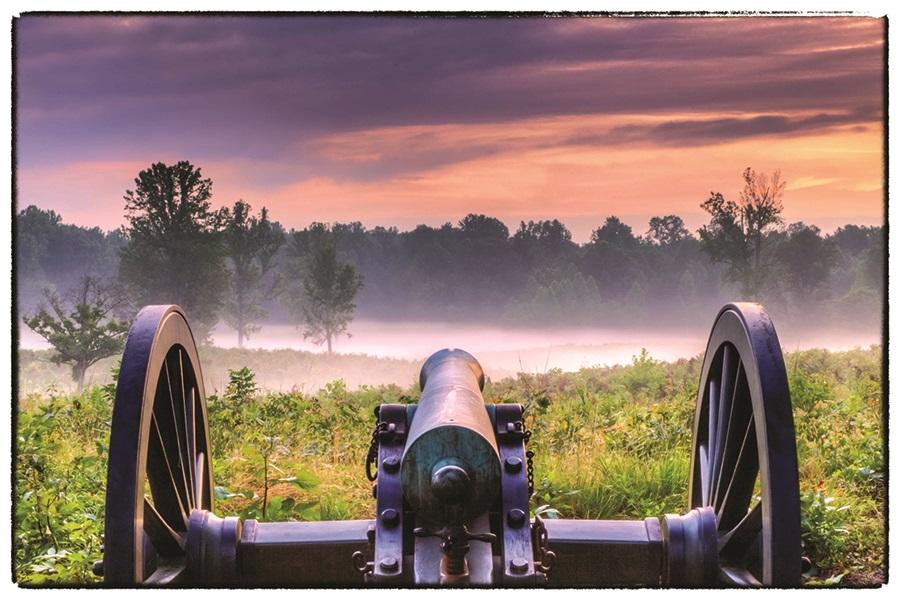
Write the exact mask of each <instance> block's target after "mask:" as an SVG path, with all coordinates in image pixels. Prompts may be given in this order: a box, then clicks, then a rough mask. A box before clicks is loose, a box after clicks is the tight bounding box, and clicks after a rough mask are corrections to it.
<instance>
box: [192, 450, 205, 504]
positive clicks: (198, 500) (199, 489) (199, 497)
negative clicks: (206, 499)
mask: <svg viewBox="0 0 900 600" xmlns="http://www.w3.org/2000/svg"><path fill="white" fill-rule="evenodd" d="M205 470H206V456H205V455H204V454H203V453H202V452H201V453H199V454H198V455H197V468H196V469H195V470H194V473H196V475H197V480H196V481H195V482H194V493H195V494H196V496H194V506H196V507H197V508H200V507H202V506H203V473H204V471H205Z"/></svg>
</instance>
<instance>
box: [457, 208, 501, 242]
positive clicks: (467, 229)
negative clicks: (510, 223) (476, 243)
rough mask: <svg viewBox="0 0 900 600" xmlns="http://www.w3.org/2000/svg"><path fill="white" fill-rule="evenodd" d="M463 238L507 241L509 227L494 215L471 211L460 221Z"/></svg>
mask: <svg viewBox="0 0 900 600" xmlns="http://www.w3.org/2000/svg"><path fill="white" fill-rule="evenodd" d="M459 230H460V232H461V233H462V237H463V239H477V240H492V241H499V242H505V241H506V240H507V239H508V238H509V228H508V227H507V226H506V225H505V224H504V223H503V221H501V220H500V219H496V218H494V217H488V216H486V215H477V214H475V213H469V214H467V215H466V216H465V217H463V219H462V220H461V221H460V222H459Z"/></svg>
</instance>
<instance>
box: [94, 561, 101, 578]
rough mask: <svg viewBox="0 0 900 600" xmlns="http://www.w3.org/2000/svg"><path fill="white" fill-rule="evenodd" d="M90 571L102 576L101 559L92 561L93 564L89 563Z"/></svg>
mask: <svg viewBox="0 0 900 600" xmlns="http://www.w3.org/2000/svg"><path fill="white" fill-rule="evenodd" d="M91 572H92V573H93V574H94V575H96V576H97V577H103V561H102V560H98V561H94V564H93V565H91Z"/></svg>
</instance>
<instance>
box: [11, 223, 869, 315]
mask: <svg viewBox="0 0 900 600" xmlns="http://www.w3.org/2000/svg"><path fill="white" fill-rule="evenodd" d="M15 226H16V248H15V264H16V268H17V277H16V279H17V283H18V302H19V306H18V309H19V314H20V315H21V314H26V313H31V312H33V311H34V310H35V309H36V308H37V307H38V306H39V305H40V304H41V302H42V301H43V298H44V295H43V292H42V290H44V289H49V290H52V291H58V292H59V293H60V294H62V293H64V292H65V291H66V290H68V289H72V288H74V287H75V286H76V285H77V284H78V282H79V280H80V279H81V278H82V277H83V276H85V275H90V276H94V277H97V278H100V279H104V280H110V281H115V280H116V279H117V278H119V276H120V257H121V256H122V252H123V249H124V248H126V247H127V246H128V243H129V239H128V237H127V233H126V232H125V230H124V229H122V230H114V231H109V232H104V231H102V230H100V229H99V228H96V227H93V228H89V227H81V226H77V225H72V224H66V223H65V222H64V221H63V219H62V216H61V215H58V214H56V213H55V212H53V211H48V210H42V209H40V208H38V207H36V206H28V207H27V208H25V209H24V210H22V211H21V212H19V213H18V215H17V217H16V223H15ZM272 226H273V227H274V228H275V229H276V230H279V231H282V232H283V233H284V234H285V236H284V237H285V242H286V243H284V244H282V245H281V246H280V247H279V248H278V250H277V254H276V256H275V257H274V267H273V268H272V269H271V271H270V272H269V273H268V274H267V276H266V277H267V278H268V279H272V280H273V281H274V280H276V279H279V278H282V279H283V278H290V277H296V273H295V272H294V271H292V270H291V269H290V268H289V266H290V265H289V263H290V260H288V257H289V255H290V253H292V252H293V253H295V254H296V253H298V252H301V253H302V248H304V247H306V246H308V245H309V243H310V240H311V239H312V238H314V237H315V235H316V234H317V232H321V230H322V228H323V227H324V228H325V229H330V231H331V233H332V235H333V239H334V240H335V242H336V247H337V253H338V257H339V259H340V260H342V261H345V262H348V263H351V264H353V265H355V267H356V269H357V270H358V272H359V273H360V274H361V275H362V281H363V285H362V288H361V289H360V291H359V293H358V295H357V297H356V304H357V309H356V313H355V317H356V318H369V319H388V320H404V321H410V320H432V321H453V320H457V321H459V320H464V321H493V322H497V323H501V324H504V325H509V326H515V325H527V326H542V325H547V326H553V325H593V324H596V325H615V324H631V323H634V324H644V325H646V324H653V325H665V324H676V325H679V324H684V323H685V322H689V323H700V324H703V325H704V326H705V325H707V324H708V322H709V321H710V319H711V318H712V314H713V313H714V311H715V310H716V309H717V308H718V307H720V306H721V305H722V303H723V302H725V301H729V300H737V299H742V300H757V301H762V302H764V303H765V304H766V305H767V307H768V308H769V310H770V312H772V313H773V315H774V316H776V317H777V316H782V318H790V319H791V320H793V321H795V322H796V321H798V320H799V321H801V322H803V323H814V322H818V323H834V324H841V325H857V324H859V325H868V326H871V325H875V326H877V323H879V322H880V318H881V305H882V293H883V285H884V279H883V278H884V274H883V266H884V230H883V228H882V227H862V226H857V225H846V226H844V227H840V228H839V229H837V230H836V231H835V232H833V233H831V234H828V235H825V234H822V232H821V231H820V230H819V229H817V228H816V227H814V226H809V225H805V224H803V223H794V224H790V225H784V224H781V225H779V226H777V227H773V228H769V229H768V230H766V231H765V232H764V233H763V234H762V235H761V236H760V244H759V248H758V251H759V253H760V256H759V257H758V259H759V263H758V265H759V268H758V269H756V272H755V274H754V273H749V272H747V271H746V270H745V271H742V270H741V269H738V268H735V266H734V264H732V263H730V262H729V259H728V257H727V256H725V255H723V254H722V252H721V251H720V252H719V253H718V254H717V250H716V248H715V245H714V243H715V239H707V240H704V239H703V238H704V236H703V231H701V232H699V235H694V234H692V233H691V232H689V231H688V230H687V229H685V228H684V226H683V223H682V220H681V219H680V218H678V217H677V216H675V215H667V216H661V217H657V218H654V219H652V220H651V222H650V223H649V224H648V228H647V230H646V231H638V232H635V231H633V230H632V228H631V227H629V226H627V225H625V224H624V223H622V222H621V221H620V220H619V219H618V218H616V217H614V216H611V217H608V218H607V219H605V221H601V222H600V223H598V227H597V228H596V230H595V231H594V232H593V235H592V238H591V240H590V241H589V242H587V243H584V244H577V243H575V242H573V241H572V236H571V234H570V232H569V230H568V229H567V228H566V226H565V225H564V224H563V223H561V222H560V221H558V220H547V221H537V222H534V221H529V222H522V223H521V224H520V225H519V227H518V228H517V229H516V230H515V231H510V230H509V229H508V228H507V226H506V225H504V224H503V223H502V222H501V221H500V220H498V219H495V218H492V217H489V216H486V215H476V214H470V215H467V216H465V217H464V218H463V219H461V220H460V221H459V222H458V223H456V224H455V225H454V224H451V223H446V224H444V225H443V226H440V227H430V226H427V225H420V226H418V227H416V228H415V229H413V230H411V231H398V230H397V229H396V228H394V227H389V228H385V227H375V228H372V229H367V228H366V227H364V226H363V225H362V224H360V223H358V222H354V223H336V224H333V225H330V226H323V225H322V224H311V226H310V227H307V228H304V229H300V230H293V229H292V230H290V231H286V230H285V229H284V228H283V227H281V225H280V224H278V223H277V221H272ZM714 226H715V218H713V220H712V221H711V224H710V226H709V227H708V228H707V230H709V229H711V228H713V227H714ZM726 233H727V232H726ZM707 237H709V236H707ZM722 237H727V236H722V235H720V236H719V238H722ZM159 275H160V274H158V273H157V274H149V273H148V277H149V276H153V277H157V276H159ZM751 277H752V278H753V281H749V280H748V278H751ZM283 304H284V303H283V299H282V298H280V297H278V296H272V297H268V298H266V299H265V300H264V301H263V303H262V308H263V309H264V313H265V314H266V315H267V316H266V317H265V318H264V319H260V320H261V321H265V322H283V323H287V322H292V321H291V318H290V316H289V315H290V313H289V311H288V310H287V309H286V308H285V306H284V305H283Z"/></svg>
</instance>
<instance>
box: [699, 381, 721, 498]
mask: <svg viewBox="0 0 900 600" xmlns="http://www.w3.org/2000/svg"><path fill="white" fill-rule="evenodd" d="M706 405H707V409H706V412H707V416H708V419H707V421H708V424H707V430H706V443H707V449H706V452H707V456H706V473H707V476H706V479H707V483H706V495H704V497H703V505H704V506H709V501H710V497H711V494H712V489H711V487H712V464H713V462H712V461H713V460H714V457H715V456H716V436H717V433H716V426H717V425H718V421H719V419H718V412H719V385H718V381H716V380H715V379H713V380H710V382H709V397H708V398H707V401H706Z"/></svg>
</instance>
